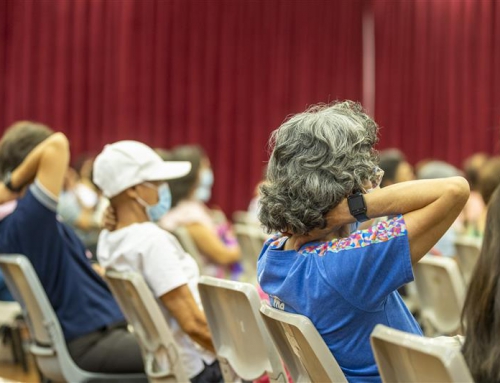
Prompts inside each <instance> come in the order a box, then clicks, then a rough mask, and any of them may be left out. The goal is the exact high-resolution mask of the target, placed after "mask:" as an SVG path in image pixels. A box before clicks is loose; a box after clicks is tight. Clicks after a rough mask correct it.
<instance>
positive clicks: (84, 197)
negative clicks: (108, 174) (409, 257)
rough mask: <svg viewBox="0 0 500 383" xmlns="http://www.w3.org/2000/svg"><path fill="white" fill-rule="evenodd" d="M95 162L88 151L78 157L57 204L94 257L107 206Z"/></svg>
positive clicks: (69, 170) (68, 174) (69, 172)
mask: <svg viewBox="0 0 500 383" xmlns="http://www.w3.org/2000/svg"><path fill="white" fill-rule="evenodd" d="M93 162H94V158H93V157H91V156H87V155H84V156H82V157H81V158H80V159H78V160H77V161H76V164H75V168H74V169H73V168H71V167H70V168H68V172H67V175H66V178H65V183H64V188H63V191H62V193H61V195H60V196H59V204H58V206H57V213H58V214H59V215H60V216H61V218H62V220H63V221H64V222H65V223H66V224H68V225H70V226H71V227H72V228H73V230H74V231H75V233H76V235H78V237H79V238H80V239H81V241H82V242H83V244H84V245H85V246H86V248H87V249H88V251H89V252H90V254H89V256H90V257H91V258H95V254H96V249H97V239H98V237H99V232H100V223H101V220H102V214H103V210H104V209H103V208H104V206H105V202H104V199H102V198H101V195H100V193H99V191H98V190H97V188H96V187H95V185H94V184H93V183H92V178H91V177H92V165H93ZM89 177H90V178H89Z"/></svg>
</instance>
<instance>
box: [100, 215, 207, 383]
mask: <svg viewBox="0 0 500 383" xmlns="http://www.w3.org/2000/svg"><path fill="white" fill-rule="evenodd" d="M97 258H98V260H99V263H100V264H101V265H102V266H103V267H105V268H112V269H114V270H116V271H119V272H125V271H136V272H139V273H140V274H142V276H143V277H144V280H145V281H146V283H147V284H148V286H149V288H150V289H151V290H152V291H153V294H154V295H155V297H156V298H157V299H158V298H160V297H161V296H162V295H164V294H165V293H168V292H169V291H172V290H173V289H175V288H177V287H179V286H182V285H185V284H187V285H188V287H189V290H191V294H192V295H193V297H194V299H195V301H196V303H197V304H198V306H199V307H200V309H202V306H201V301H200V296H199V293H198V278H199V275H200V273H199V269H198V265H197V264H196V261H195V260H194V259H193V258H192V257H191V256H190V255H189V254H187V253H186V252H185V251H184V250H183V249H182V247H181V245H180V244H179V242H177V239H176V238H175V237H174V236H173V235H172V234H170V233H168V232H166V231H165V230H162V229H160V228H159V227H158V226H157V225H156V224H154V223H152V222H145V223H136V224H133V225H130V226H127V227H125V228H123V229H120V230H116V231H113V232H109V231H108V230H103V231H102V232H101V235H100V236H99V242H98V246H97ZM159 305H160V307H161V309H162V311H163V314H164V315H165V318H166V320H167V323H168V325H169V326H170V329H171V331H172V333H173V335H174V338H175V340H176V342H177V344H178V346H179V348H180V352H181V354H182V355H181V358H182V361H183V363H184V367H185V369H186V371H187V373H188V375H189V377H190V378H192V377H194V376H196V375H198V374H199V373H200V372H201V371H202V370H203V369H204V368H205V365H204V363H203V362H205V363H207V364H212V363H213V362H214V361H215V357H214V355H213V354H212V353H211V352H209V351H206V350H203V349H202V348H201V347H199V346H198V345H197V344H195V343H194V342H193V341H192V340H191V339H190V338H189V336H188V335H186V333H184V331H182V329H181V327H180V326H179V324H178V323H177V321H176V320H175V319H174V317H173V316H172V315H171V314H170V313H169V311H168V310H167V309H166V308H165V306H164V305H163V304H162V303H161V302H159Z"/></svg>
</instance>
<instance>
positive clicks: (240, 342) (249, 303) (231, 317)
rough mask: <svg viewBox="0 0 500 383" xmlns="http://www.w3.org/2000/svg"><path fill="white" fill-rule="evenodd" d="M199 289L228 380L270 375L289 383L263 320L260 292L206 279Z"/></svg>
mask: <svg viewBox="0 0 500 383" xmlns="http://www.w3.org/2000/svg"><path fill="white" fill-rule="evenodd" d="M198 289H199V291H200V297H201V301H202V303H203V308H204V311H205V315H206V317H207V321H208V325H209V327H210V331H211V333H212V340H213V343H214V346H215V350H216V352H217V357H218V359H219V363H220V366H221V369H222V373H223V376H224V380H225V381H226V382H232V381H234V380H235V376H234V374H236V375H237V376H238V377H240V378H242V379H244V380H255V379H258V378H260V377H261V376H262V375H264V374H267V375H268V377H269V380H270V381H271V382H281V383H285V382H288V380H287V376H286V373H285V371H284V368H283V366H282V364H281V360H280V357H279V354H278V351H277V350H276V348H275V346H274V344H273V342H272V341H271V338H270V335H269V333H268V331H267V328H266V326H265V325H264V322H263V320H262V318H261V316H260V313H259V307H260V298H259V294H258V293H257V290H256V288H255V287H254V286H253V285H251V284H249V283H242V282H234V281H228V280H224V279H218V278H213V277H208V276H202V277H201V278H200V281H199V282H198Z"/></svg>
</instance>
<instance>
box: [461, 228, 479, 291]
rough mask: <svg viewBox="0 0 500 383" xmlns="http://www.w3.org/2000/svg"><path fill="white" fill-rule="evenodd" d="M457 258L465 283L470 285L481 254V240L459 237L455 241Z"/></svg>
mask: <svg viewBox="0 0 500 383" xmlns="http://www.w3.org/2000/svg"><path fill="white" fill-rule="evenodd" d="M455 249H456V258H457V262H458V266H459V268H460V271H461V272H462V276H463V277H464V280H465V283H466V284H467V285H468V284H469V283H470V280H471V277H472V272H473V271H474V267H475V266H476V263H477V260H478V259H479V254H480V253H481V239H480V238H470V237H459V238H457V240H456V241H455Z"/></svg>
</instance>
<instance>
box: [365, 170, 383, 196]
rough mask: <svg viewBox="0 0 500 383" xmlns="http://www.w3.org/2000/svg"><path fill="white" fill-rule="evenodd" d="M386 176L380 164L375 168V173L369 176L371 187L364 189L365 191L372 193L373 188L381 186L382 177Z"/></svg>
mask: <svg viewBox="0 0 500 383" xmlns="http://www.w3.org/2000/svg"><path fill="white" fill-rule="evenodd" d="M383 178H384V171H383V170H382V169H380V168H379V167H378V166H377V167H376V168H374V169H373V174H372V175H371V177H370V178H369V182H370V183H371V186H372V187H371V188H369V189H363V193H365V194H366V193H370V192H371V191H372V190H373V189H376V188H378V187H379V186H380V184H381V182H382V179H383Z"/></svg>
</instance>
